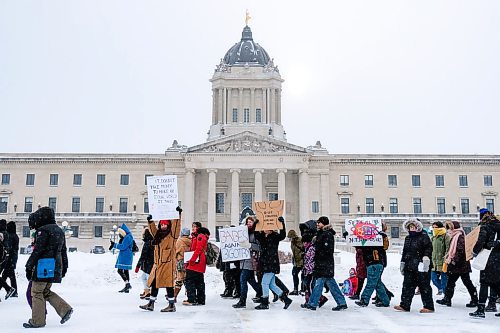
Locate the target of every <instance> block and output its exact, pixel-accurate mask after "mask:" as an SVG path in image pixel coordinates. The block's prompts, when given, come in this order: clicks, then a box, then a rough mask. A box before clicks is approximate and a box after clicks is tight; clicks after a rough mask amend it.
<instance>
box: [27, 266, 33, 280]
mask: <svg viewBox="0 0 500 333" xmlns="http://www.w3.org/2000/svg"><path fill="white" fill-rule="evenodd" d="M32 275H33V270H31V269H27V268H26V279H27V280H28V281H31V276H32Z"/></svg>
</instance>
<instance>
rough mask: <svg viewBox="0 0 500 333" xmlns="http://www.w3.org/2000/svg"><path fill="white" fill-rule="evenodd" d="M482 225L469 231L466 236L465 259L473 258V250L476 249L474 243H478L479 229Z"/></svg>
mask: <svg viewBox="0 0 500 333" xmlns="http://www.w3.org/2000/svg"><path fill="white" fill-rule="evenodd" d="M480 229H481V227H475V228H474V230H472V231H471V232H469V233H468V234H467V235H466V236H465V259H466V260H471V259H472V250H473V249H474V245H476V242H477V239H478V237H479V230H480Z"/></svg>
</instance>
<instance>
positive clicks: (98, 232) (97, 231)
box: [94, 225, 102, 238]
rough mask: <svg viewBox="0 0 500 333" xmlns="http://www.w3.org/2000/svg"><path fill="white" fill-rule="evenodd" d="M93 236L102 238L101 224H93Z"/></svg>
mask: <svg viewBox="0 0 500 333" xmlns="http://www.w3.org/2000/svg"><path fill="white" fill-rule="evenodd" d="M94 237H95V238H102V225H96V226H94Z"/></svg>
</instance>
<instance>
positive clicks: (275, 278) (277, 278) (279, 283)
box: [273, 275, 290, 294]
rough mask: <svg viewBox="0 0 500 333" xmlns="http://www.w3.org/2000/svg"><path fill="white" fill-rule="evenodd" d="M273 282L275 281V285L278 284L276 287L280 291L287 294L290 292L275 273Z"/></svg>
mask: <svg viewBox="0 0 500 333" xmlns="http://www.w3.org/2000/svg"><path fill="white" fill-rule="evenodd" d="M274 283H276V286H278V288H280V289H281V291H283V292H284V293H286V294H288V293H289V292H290V290H289V289H288V288H287V287H286V286H285V284H284V283H283V281H281V280H280V279H279V277H277V276H276V275H275V276H274ZM273 293H274V292H273Z"/></svg>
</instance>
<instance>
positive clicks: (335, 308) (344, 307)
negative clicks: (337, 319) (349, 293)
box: [332, 304, 347, 311]
mask: <svg viewBox="0 0 500 333" xmlns="http://www.w3.org/2000/svg"><path fill="white" fill-rule="evenodd" d="M346 309H347V304H340V305H337V306H336V307H334V308H332V311H342V310H346Z"/></svg>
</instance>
